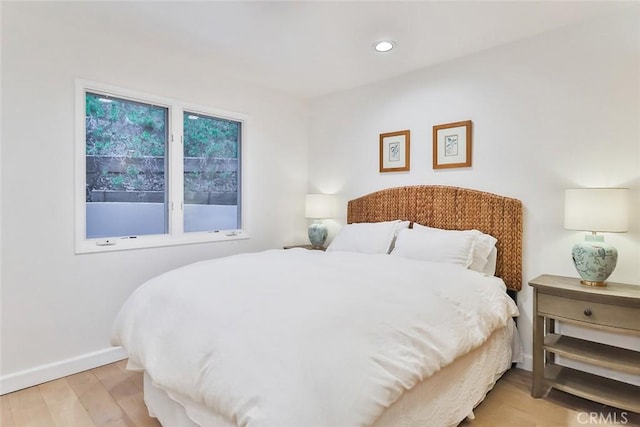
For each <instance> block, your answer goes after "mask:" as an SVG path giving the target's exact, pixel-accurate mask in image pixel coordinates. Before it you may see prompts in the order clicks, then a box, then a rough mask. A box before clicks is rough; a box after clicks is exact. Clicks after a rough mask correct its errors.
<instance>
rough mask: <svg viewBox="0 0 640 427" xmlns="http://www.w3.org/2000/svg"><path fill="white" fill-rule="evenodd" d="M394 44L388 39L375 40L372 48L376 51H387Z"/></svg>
mask: <svg viewBox="0 0 640 427" xmlns="http://www.w3.org/2000/svg"><path fill="white" fill-rule="evenodd" d="M395 45H396V44H395V43H394V42H392V41H390V40H383V41H379V42H375V43H374V44H373V48H374V49H375V50H376V52H389V51H390V50H391V49H393V47H394V46H395Z"/></svg>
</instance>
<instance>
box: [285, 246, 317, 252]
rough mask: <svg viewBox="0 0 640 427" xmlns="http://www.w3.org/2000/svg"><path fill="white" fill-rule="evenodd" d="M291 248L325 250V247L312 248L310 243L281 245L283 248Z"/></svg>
mask: <svg viewBox="0 0 640 427" xmlns="http://www.w3.org/2000/svg"><path fill="white" fill-rule="evenodd" d="M293 248H302V249H309V250H310V251H325V250H327V248H314V247H313V246H311V245H288V246H283V249H293Z"/></svg>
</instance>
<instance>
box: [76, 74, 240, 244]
mask: <svg viewBox="0 0 640 427" xmlns="http://www.w3.org/2000/svg"><path fill="white" fill-rule="evenodd" d="M87 92H92V93H104V94H105V95H110V96H113V97H117V98H122V99H127V100H132V101H138V102H143V103H147V104H153V105H158V106H163V107H167V108H168V109H169V114H168V125H169V131H168V138H169V141H168V143H167V152H166V154H165V157H167V162H166V165H167V170H165V174H166V176H168V179H167V198H168V207H169V208H168V212H167V213H168V219H167V222H168V233H166V234H158V235H142V236H135V237H134V238H132V237H131V236H129V237H114V238H87V237H86V179H87V176H86V130H85V116H86V93H87ZM185 110H186V111H188V112H193V113H199V114H203V115H208V116H214V117H217V118H221V119H227V120H233V121H236V122H240V123H241V131H240V147H239V159H238V160H239V162H240V164H239V169H240V171H239V175H238V180H239V182H238V191H239V193H240V195H239V196H240V197H239V200H240V225H241V228H239V229H234V230H211V231H202V232H188V233H185V232H184V203H183V201H184V187H183V185H184V175H183V172H184V163H183V153H184V150H183V146H182V144H183V137H182V135H183V132H182V131H183V117H184V116H183V112H184V111H185ZM75 121H76V123H75V126H76V128H75V132H76V134H75V252H76V253H77V254H82V253H95V252H112V251H119V250H129V249H141V248H152V247H160V246H173V245H186V244H194V243H207V242H221V241H232V240H240V239H248V238H249V233H248V231H247V222H246V220H247V198H246V191H245V185H244V183H245V182H246V165H247V154H246V153H247V140H248V138H247V134H248V132H247V128H248V126H247V121H248V116H246V115H244V114H240V113H235V112H229V111H224V110H218V109H214V108H210V107H204V106H198V105H193V104H189V103H186V102H183V101H179V100H176V99H171V98H165V97H161V96H156V95H150V94H147V93H142V92H137V91H132V90H129V89H123V88H120V87H115V86H111V85H106V84H102V83H96V82H91V81H88V80H83V79H76V82H75Z"/></svg>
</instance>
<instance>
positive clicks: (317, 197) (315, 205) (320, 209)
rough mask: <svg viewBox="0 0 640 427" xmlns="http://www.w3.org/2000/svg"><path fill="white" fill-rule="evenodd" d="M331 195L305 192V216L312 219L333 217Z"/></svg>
mask: <svg viewBox="0 0 640 427" xmlns="http://www.w3.org/2000/svg"><path fill="white" fill-rule="evenodd" d="M333 214H334V213H333V196H332V195H330V194H307V196H306V198H305V217H307V218H313V219H325V218H333Z"/></svg>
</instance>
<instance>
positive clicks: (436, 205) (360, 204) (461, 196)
mask: <svg viewBox="0 0 640 427" xmlns="http://www.w3.org/2000/svg"><path fill="white" fill-rule="evenodd" d="M394 219H401V220H405V221H406V220H409V221H413V222H417V223H418V224H422V225H427V226H429V227H437V228H444V229H447V230H470V229H476V230H480V231H482V232H483V233H487V234H491V235H492V236H494V237H495V238H496V239H498V243H497V244H496V247H497V248H498V261H497V265H496V276H498V277H501V278H502V280H504V282H505V284H506V285H507V288H509V289H511V290H515V291H519V290H520V289H521V288H522V202H521V201H520V200H517V199H512V198H509V197H503V196H498V195H497V194H492V193H486V192H483V191H477V190H469V189H466V188H457V187H445V186H436V185H418V186H410V187H397V188H389V189H386V190H381V191H377V192H375V193H371V194H368V195H366V196H363V197H360V198H357V199H354V200H351V201H349V203H348V205H347V222H348V223H349V224H351V223H354V222H379V221H391V220H394Z"/></svg>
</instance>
